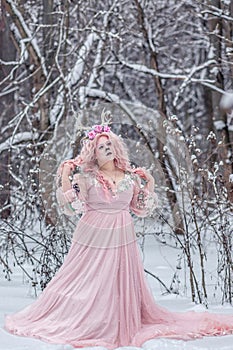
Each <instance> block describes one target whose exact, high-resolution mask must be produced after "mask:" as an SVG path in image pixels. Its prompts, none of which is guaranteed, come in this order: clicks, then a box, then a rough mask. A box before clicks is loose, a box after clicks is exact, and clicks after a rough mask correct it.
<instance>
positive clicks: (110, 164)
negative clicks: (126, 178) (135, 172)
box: [99, 160, 116, 173]
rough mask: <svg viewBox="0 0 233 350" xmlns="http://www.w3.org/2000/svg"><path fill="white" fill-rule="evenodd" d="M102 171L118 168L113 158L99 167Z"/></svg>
mask: <svg viewBox="0 0 233 350" xmlns="http://www.w3.org/2000/svg"><path fill="white" fill-rule="evenodd" d="M99 170H100V171H107V172H109V173H110V172H112V171H115V170H116V166H115V163H114V161H113V160H110V161H109V162H107V163H105V164H103V165H102V166H101V167H99Z"/></svg>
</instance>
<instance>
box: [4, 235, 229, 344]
mask: <svg viewBox="0 0 233 350" xmlns="http://www.w3.org/2000/svg"><path fill="white" fill-rule="evenodd" d="M214 249H215V248H214V246H213V247H212V251H210V254H209V258H210V260H209V264H210V265H211V264H213V263H214V260H215V254H214ZM178 254H179V249H177V247H175V246H173V245H172V244H169V245H164V244H163V243H162V242H160V241H158V240H155V239H154V237H148V239H147V240H146V243H145V254H142V258H143V256H144V258H143V260H144V266H145V268H146V269H147V270H149V271H151V272H153V273H154V274H155V275H157V276H159V277H160V278H161V279H162V280H163V282H164V283H165V284H166V285H169V283H170V282H171V275H172V274H173V273H174V271H173V270H174V266H176V265H177V256H178ZM180 271H182V269H181V270H180ZM146 276H147V279H148V282H149V284H150V287H151V289H152V292H153V294H154V297H155V299H156V302H157V303H159V304H160V305H161V306H163V307H166V308H168V309H170V310H174V311H186V310H196V311H202V310H205V309H204V306H203V305H196V304H194V303H192V302H191V301H190V297H188V296H185V295H183V296H182V295H175V294H166V295H164V294H163V293H164V289H162V287H161V285H160V284H159V283H158V281H157V280H155V279H154V278H153V277H151V276H150V275H148V274H147V275H146ZM0 277H1V278H0V310H1V312H0V324H1V327H0V339H1V343H0V344H1V345H0V348H1V350H31V349H36V350H72V349H73V347H72V346H70V345H65V346H64V345H59V344H58V345H56V344H47V343H45V342H42V341H40V340H37V339H32V338H25V337H18V336H15V335H12V334H9V333H8V332H6V331H5V330H4V329H3V324H4V315H5V314H9V313H13V312H16V311H19V310H20V309H22V308H24V307H26V306H27V305H29V304H31V303H32V302H33V300H35V297H34V295H33V294H34V293H33V290H32V289H31V287H30V285H29V284H27V283H25V282H24V283H23V281H24V280H25V279H24V278H23V277H22V272H20V270H19V269H18V268H15V271H14V274H13V277H12V281H10V282H9V281H7V280H5V279H4V276H3V273H2V272H0ZM179 277H180V279H181V284H182V283H184V278H183V277H182V272H181V276H179ZM209 311H211V312H219V313H232V306H230V305H224V306H221V305H220V304H219V302H218V301H217V302H216V300H214V299H212V304H211V305H210V306H209ZM232 343H233V335H232V336H221V337H205V338H203V339H197V340H193V341H187V342H186V341H182V340H173V339H163V338H161V339H156V340H155V339H152V340H149V341H147V342H145V343H144V344H143V346H142V348H138V347H132V346H128V347H119V348H118V350H120V349H122V350H139V349H144V350H215V349H216V350H219V349H221V350H232ZM85 350H106V349H105V348H103V347H88V348H85Z"/></svg>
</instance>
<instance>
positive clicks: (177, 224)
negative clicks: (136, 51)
mask: <svg viewBox="0 0 233 350" xmlns="http://www.w3.org/2000/svg"><path fill="white" fill-rule="evenodd" d="M134 1H135V4H136V6H137V10H138V22H139V24H140V26H141V28H142V33H143V36H144V38H145V40H146V42H147V45H148V48H149V52H150V60H151V68H153V69H155V70H156V71H158V72H159V67H158V61H157V53H156V52H155V51H154V50H153V48H152V47H151V44H150V39H149V36H148V31H147V28H146V25H145V18H144V12H143V8H142V7H141V4H140V2H139V1H138V0H134ZM154 84H155V90H156V94H157V99H158V111H159V112H160V113H161V114H162V115H163V116H164V117H165V118H166V119H167V110H166V102H165V98H164V89H163V86H162V82H161V78H160V77H159V76H155V77H154ZM163 135H164V132H163ZM157 144H158V152H159V160H160V163H161V167H162V169H163V173H164V177H165V181H166V186H168V188H169V191H167V192H166V193H167V198H168V202H169V205H170V207H171V211H172V217H173V222H174V232H175V233H176V234H183V233H184V224H183V219H182V215H181V212H180V207H179V202H178V199H177V196H176V191H175V188H174V185H173V182H172V179H171V177H170V175H169V171H168V169H167V165H166V163H167V162H166V157H168V156H167V154H166V153H164V150H163V149H164V143H163V142H161V140H160V139H159V137H158V138H157ZM168 163H170V162H169V160H168ZM172 170H174V169H172Z"/></svg>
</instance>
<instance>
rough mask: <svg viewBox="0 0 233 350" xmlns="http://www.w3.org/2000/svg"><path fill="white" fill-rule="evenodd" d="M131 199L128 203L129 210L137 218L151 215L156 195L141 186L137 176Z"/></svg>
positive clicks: (155, 203)
mask: <svg viewBox="0 0 233 350" xmlns="http://www.w3.org/2000/svg"><path fill="white" fill-rule="evenodd" d="M133 191H134V192H133V198H132V200H131V203H130V210H131V211H132V212H133V213H134V214H135V215H137V216H139V217H146V216H149V215H151V214H152V213H153V211H154V209H155V208H156V207H157V195H156V194H155V192H154V191H149V189H148V188H147V187H146V185H145V186H143V185H141V180H140V177H139V176H138V175H135V180H134V190H133Z"/></svg>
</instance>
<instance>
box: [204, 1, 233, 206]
mask: <svg viewBox="0 0 233 350" xmlns="http://www.w3.org/2000/svg"><path fill="white" fill-rule="evenodd" d="M208 3H209V4H210V5H211V6H214V7H216V8H217V9H219V11H221V1H220V0H210V1H209V2H208ZM208 27H209V31H210V33H211V34H210V42H211V45H212V47H213V49H214V55H215V59H216V61H217V62H218V67H219V68H218V70H217V72H216V71H215V72H216V73H215V76H214V78H215V80H216V86H217V87H219V88H220V89H222V90H224V78H223V73H222V50H223V49H222V40H223V39H222V38H223V20H222V18H221V17H220V16H215V17H214V16H213V15H212V14H211V15H210V16H209V19H208ZM216 33H217V35H216ZM211 94H212V110H213V115H212V118H213V121H214V125H215V129H216V134H217V136H218V138H220V139H222V140H223V143H222V146H221V147H220V148H219V159H221V160H223V162H224V166H223V180H224V183H225V186H226V188H227V191H228V198H229V200H230V201H231V202H233V191H232V188H231V184H230V182H229V175H230V174H231V173H232V172H233V165H232V164H231V158H232V145H231V142H230V132H229V128H228V121H227V113H226V111H224V110H222V109H221V108H220V100H221V97H222V95H221V94H220V93H219V92H218V91H215V90H212V92H211Z"/></svg>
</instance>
